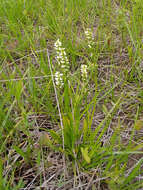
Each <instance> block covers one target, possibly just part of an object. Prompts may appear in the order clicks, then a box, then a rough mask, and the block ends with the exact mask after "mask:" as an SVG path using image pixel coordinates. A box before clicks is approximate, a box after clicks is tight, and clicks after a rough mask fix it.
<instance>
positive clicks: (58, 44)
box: [54, 39, 69, 73]
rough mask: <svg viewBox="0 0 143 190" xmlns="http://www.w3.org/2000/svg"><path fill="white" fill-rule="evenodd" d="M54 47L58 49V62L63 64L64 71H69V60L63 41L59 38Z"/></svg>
mask: <svg viewBox="0 0 143 190" xmlns="http://www.w3.org/2000/svg"><path fill="white" fill-rule="evenodd" d="M54 48H55V50H56V54H57V55H56V60H57V62H58V65H59V66H61V68H62V69H63V72H64V73H65V72H68V70H69V60H68V58H67V55H66V52H65V48H63V47H62V43H61V41H60V40H59V39H58V40H57V41H56V42H55V44H54Z"/></svg>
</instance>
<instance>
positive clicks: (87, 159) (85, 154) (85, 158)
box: [81, 147, 91, 164]
mask: <svg viewBox="0 0 143 190" xmlns="http://www.w3.org/2000/svg"><path fill="white" fill-rule="evenodd" d="M81 153H82V156H83V158H84V160H85V161H86V162H87V163H88V164H89V163H90V162H91V159H90V157H89V155H88V147H86V148H82V147H81Z"/></svg>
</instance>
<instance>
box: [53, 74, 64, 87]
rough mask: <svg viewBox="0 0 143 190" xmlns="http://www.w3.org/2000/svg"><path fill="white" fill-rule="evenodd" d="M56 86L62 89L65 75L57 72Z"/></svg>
mask: <svg viewBox="0 0 143 190" xmlns="http://www.w3.org/2000/svg"><path fill="white" fill-rule="evenodd" d="M55 84H56V86H58V87H60V88H62V86H63V84H64V82H63V74H62V73H60V72H59V71H57V72H56V73H55Z"/></svg>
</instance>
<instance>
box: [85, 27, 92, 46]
mask: <svg viewBox="0 0 143 190" xmlns="http://www.w3.org/2000/svg"><path fill="white" fill-rule="evenodd" d="M85 37H86V40H87V42H88V47H89V48H92V46H93V45H94V37H93V33H92V31H91V29H90V28H87V29H86V30H85Z"/></svg>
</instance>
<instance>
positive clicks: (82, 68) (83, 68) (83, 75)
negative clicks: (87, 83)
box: [81, 65, 87, 80]
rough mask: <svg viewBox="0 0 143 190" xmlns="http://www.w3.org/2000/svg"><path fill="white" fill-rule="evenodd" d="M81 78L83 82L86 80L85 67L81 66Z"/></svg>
mask: <svg viewBox="0 0 143 190" xmlns="http://www.w3.org/2000/svg"><path fill="white" fill-rule="evenodd" d="M81 76H82V79H83V80H86V79H87V65H81Z"/></svg>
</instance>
